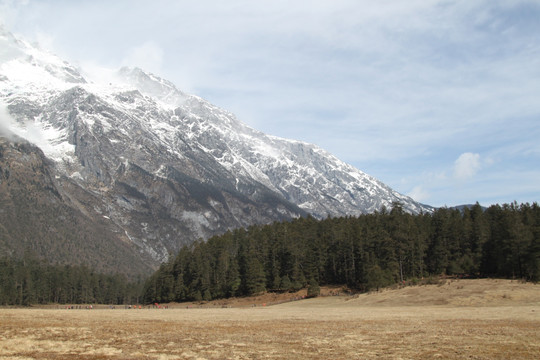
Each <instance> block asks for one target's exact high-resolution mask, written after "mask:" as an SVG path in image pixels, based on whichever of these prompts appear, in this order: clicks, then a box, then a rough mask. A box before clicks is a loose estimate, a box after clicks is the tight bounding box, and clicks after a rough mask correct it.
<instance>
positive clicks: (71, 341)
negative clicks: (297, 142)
mask: <svg viewBox="0 0 540 360" xmlns="http://www.w3.org/2000/svg"><path fill="white" fill-rule="evenodd" d="M328 291H333V292H335V289H330V290H328ZM290 295H291V294H286V295H285V297H286V296H289V297H290ZM294 295H296V296H301V294H294ZM272 296H273V295H265V296H260V297H257V298H251V299H242V300H240V299H236V300H231V303H229V304H223V303H218V302H215V303H210V304H204V305H205V306H206V307H205V308H197V307H195V308H194V306H195V305H200V304H188V305H186V304H179V305H174V304H171V306H169V309H141V310H139V309H136V310H134V309H131V310H126V309H118V308H117V309H115V310H111V309H107V308H103V309H94V310H65V309H54V308H46V309H0V359H36V358H46V359H73V358H78V359H137V358H140V359H296V358H307V359H374V358H384V359H539V358H540V286H539V285H533V284H524V283H520V282H515V281H514V282H513V281H509V280H458V281H446V283H445V284H441V285H429V286H416V287H406V288H402V289H395V290H385V291H381V292H378V293H371V294H362V295H357V296H328V297H319V298H316V299H308V300H301V301H293V302H288V303H283V304H280V305H273V306H269V305H270V303H271V301H269V300H272V299H273V298H272ZM262 304H266V305H267V306H262ZM189 305H191V307H190V308H186V306H188V307H189ZM252 305H257V306H252ZM208 306H210V307H208ZM218 306H226V307H224V308H220V307H218ZM228 306H239V307H228Z"/></svg>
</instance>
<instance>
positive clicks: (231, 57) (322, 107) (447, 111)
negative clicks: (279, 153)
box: [0, 0, 540, 206]
mask: <svg viewBox="0 0 540 360" xmlns="http://www.w3.org/2000/svg"><path fill="white" fill-rule="evenodd" d="M538 19H540V0H461V1H458V0H455V1H452V0H408V1H402V0H393V1H390V0H378V1H369V0H332V1H330V0H311V1H307V0H287V1H284V0H271V1H266V0H264V1H263V0H249V1H247V0H246V1H241V0H227V1H218V0H213V1H212V0H197V1H192V0H191V1H184V0H153V1H137V0H129V1H128V0H115V1H104V0H91V1H86V0H78V1H68V0H49V1H47V0H43V1H32V0H24V1H15V0H10V1H9V0H0V22H1V23H3V24H4V27H5V28H7V29H8V30H9V31H11V32H13V33H14V34H16V35H19V36H23V37H25V38H26V39H29V40H31V41H35V42H38V43H40V44H41V46H42V47H44V48H47V49H49V50H51V51H52V52H54V53H55V54H57V55H59V56H61V57H63V58H64V59H66V60H68V61H69V62H71V63H72V64H74V65H76V66H79V67H81V68H82V69H83V70H84V69H86V70H87V71H91V70H94V71H95V70H96V69H102V68H109V69H110V68H119V67H121V66H138V67H141V68H143V69H145V70H147V71H150V72H153V73H155V74H157V75H159V76H161V77H163V78H165V79H168V80H170V81H172V82H173V83H174V84H175V85H176V86H177V87H178V88H179V89H180V90H182V91H185V92H188V93H191V94H194V95H198V96H200V97H203V98H205V99H206V100H208V101H210V102H211V103H213V104H214V105H217V106H220V107H222V108H224V109H226V110H228V111H230V112H232V113H234V114H236V116H237V117H238V119H239V120H241V121H242V122H244V123H246V124H248V125H249V126H251V127H253V128H255V129H257V130H260V131H263V132H265V133H267V134H270V135H275V136H280V137H285V138H290V139H296V140H302V141H306V142H309V143H314V144H317V145H318V146H320V147H322V148H324V149H326V150H328V151H329V152H331V153H333V154H334V155H336V156H337V157H338V158H340V159H341V160H343V161H345V162H347V163H349V164H351V165H353V166H355V167H357V168H358V169H360V170H362V171H364V172H366V173H368V174H370V175H372V176H374V177H376V178H378V179H379V180H381V181H383V182H384V183H386V184H387V185H389V186H390V187H392V188H394V189H395V190H397V191H398V192H400V193H402V194H406V195H409V196H411V197H412V198H413V199H415V200H417V201H420V202H422V203H425V204H429V205H432V206H445V205H446V206H454V205H460V204H469V203H475V202H479V203H480V204H481V205H484V206H489V205H492V204H503V203H511V202H514V201H517V202H518V203H525V202H529V203H532V202H539V201H540V141H539V140H540V21H538Z"/></svg>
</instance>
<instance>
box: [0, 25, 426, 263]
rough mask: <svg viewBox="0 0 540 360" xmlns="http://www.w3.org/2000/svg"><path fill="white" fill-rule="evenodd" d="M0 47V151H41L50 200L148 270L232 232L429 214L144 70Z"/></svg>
mask: <svg viewBox="0 0 540 360" xmlns="http://www.w3.org/2000/svg"><path fill="white" fill-rule="evenodd" d="M0 48H1V49H2V51H1V52H0V106H1V108H0V116H1V122H0V130H2V129H3V133H4V134H14V135H4V136H5V137H6V136H8V137H7V138H6V139H9V140H4V146H7V147H8V148H9V147H11V148H14V147H17V146H30V145H24V141H21V140H16V139H20V138H22V139H25V141H27V142H30V143H32V144H34V145H35V146H37V147H38V148H39V149H40V150H41V151H42V152H43V154H44V157H46V158H47V161H45V162H44V164H46V165H43V166H44V169H45V170H46V172H47V173H48V174H50V176H49V178H50V181H51V184H50V185H47V186H48V188H50V189H54V191H53V193H54V196H55V197H56V198H55V199H56V200H55V201H57V202H59V203H62V206H67V207H69V208H70V209H73V211H74V212H76V213H77V214H80V215H81V216H84V217H85V218H86V219H88V221H90V223H103V226H105V227H106V228H109V229H110V231H111V234H114V237H115V238H117V239H121V240H122V241H123V242H124V243H125V244H128V245H129V246H130V247H133V248H134V249H136V251H135V252H134V254H139V255H138V256H139V257H140V260H141V261H142V262H143V263H145V264H147V265H148V266H155V265H156V264H158V263H159V262H161V261H164V260H166V259H167V257H168V255H169V253H171V252H176V251H177V250H178V249H179V247H180V246H181V245H183V244H189V243H191V242H193V241H194V240H196V239H198V238H203V239H205V238H208V237H209V236H212V235H214V234H219V233H223V232H225V231H226V230H228V229H232V228H235V227H239V226H248V225H250V224H256V223H269V222H272V221H276V220H285V219H290V218H294V217H298V216H305V215H307V214H311V215H313V216H315V217H318V218H322V217H326V216H341V215H358V214H361V213H369V212H372V211H375V210H378V209H380V208H381V207H382V206H386V207H391V204H392V203H393V202H396V201H399V202H401V203H402V204H403V208H404V209H405V210H406V211H409V212H412V213H417V212H420V211H430V208H429V207H427V206H424V205H421V204H419V203H416V202H414V201H413V200H412V199H410V198H408V197H406V196H403V195H401V194H399V193H397V192H395V191H394V190H392V189H390V188H389V187H388V186H386V185H384V184H383V183H381V182H380V181H378V180H376V179H374V178H373V177H371V176H369V175H367V174H365V173H363V172H361V171H360V170H358V169H355V168H354V167H352V166H350V165H347V164H345V163H343V162H342V161H340V160H339V159H337V158H336V157H334V156H333V155H331V154H329V153H328V152H326V151H324V150H322V149H320V148H318V147H317V146H315V145H311V144H307V143H303V142H298V141H294V140H287V139H281V138H277V137H273V136H268V135H265V134H263V133H261V132H258V131H256V130H254V129H252V128H249V127H248V126H246V125H244V124H243V123H241V122H240V121H238V120H237V119H236V117H235V116H234V115H233V114H231V113H229V112H227V111H225V110H223V109H220V108H218V107H216V106H213V105H212V104H210V103H208V102H207V101H205V100H203V99H201V98H199V97H197V96H193V95H188V94H185V93H183V92H181V91H179V90H178V89H177V88H176V87H175V86H174V85H173V84H172V83H170V82H168V81H166V80H164V79H162V78H160V77H158V76H155V75H153V74H150V73H147V72H144V71H143V70H141V69H137V68H134V69H133V68H123V69H120V70H119V71H117V72H115V73H114V74H108V78H107V81H104V82H103V81H101V82H96V81H93V80H92V79H89V78H86V77H85V76H83V75H82V74H81V72H80V71H79V70H78V69H76V68H75V67H73V66H71V65H70V64H68V63H67V62H65V61H62V60H61V59H59V58H58V57H56V56H54V55H51V54H50V53H47V52H45V51H43V50H40V49H39V48H37V47H35V46H32V45H30V44H28V43H27V42H25V41H23V40H20V39H17V38H16V37H14V36H13V35H12V34H10V33H9V32H7V31H5V30H3V29H0ZM15 135H16V136H15ZM6 144H7V145H6ZM17 144H18V145H17ZM21 157H22V158H24V154H21ZM0 160H1V159H0ZM11 161H15V160H11ZM2 191H3V192H6V194H7V195H6V194H5V196H9V193H10V191H11V190H10V189H8V188H7V187H3V188H2ZM51 191H52V190H51ZM55 192H56V193H55ZM51 196H53V195H51ZM44 211H46V210H44ZM1 220H2V221H5V220H4V219H1ZM90 232H91V231H90ZM2 236H7V235H2ZM9 237H10V238H11V239H13V238H14V235H13V234H11V233H10V234H9ZM73 237H77V235H75V234H74V235H73ZM28 242H34V243H37V240H28ZM6 246H7V245H6ZM10 246H11V245H10ZM8 247H9V246H8ZM49 250H50V249H49ZM49 250H46V249H44V250H42V253H46V252H47V251H49Z"/></svg>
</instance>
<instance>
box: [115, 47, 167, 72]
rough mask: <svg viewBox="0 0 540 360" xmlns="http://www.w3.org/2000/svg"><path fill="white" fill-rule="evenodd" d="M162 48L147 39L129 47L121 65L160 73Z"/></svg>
mask: <svg viewBox="0 0 540 360" xmlns="http://www.w3.org/2000/svg"><path fill="white" fill-rule="evenodd" d="M163 55H164V52H163V49H162V48H161V47H160V46H159V45H158V44H157V43H155V42H153V41H147V42H145V43H143V44H141V45H139V46H136V47H133V48H131V49H129V51H128V53H127V55H126V57H125V58H124V59H123V60H122V65H125V66H131V67H139V68H142V69H144V70H147V71H150V72H153V73H156V74H158V75H159V74H160V73H161V69H162V65H163Z"/></svg>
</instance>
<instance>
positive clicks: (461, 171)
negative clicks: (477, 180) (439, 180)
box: [454, 152, 481, 180]
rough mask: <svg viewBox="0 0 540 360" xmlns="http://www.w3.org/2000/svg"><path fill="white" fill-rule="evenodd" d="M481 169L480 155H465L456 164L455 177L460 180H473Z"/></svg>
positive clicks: (468, 153)
mask: <svg viewBox="0 0 540 360" xmlns="http://www.w3.org/2000/svg"><path fill="white" fill-rule="evenodd" d="M480 167H481V164H480V155H479V154H473V153H470V152H467V153H463V154H461V155H460V156H459V157H458V158H457V160H456V161H455V162H454V177H455V178H456V179H458V180H465V179H469V178H472V177H473V176H474V175H476V173H477V172H478V170H480Z"/></svg>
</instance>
